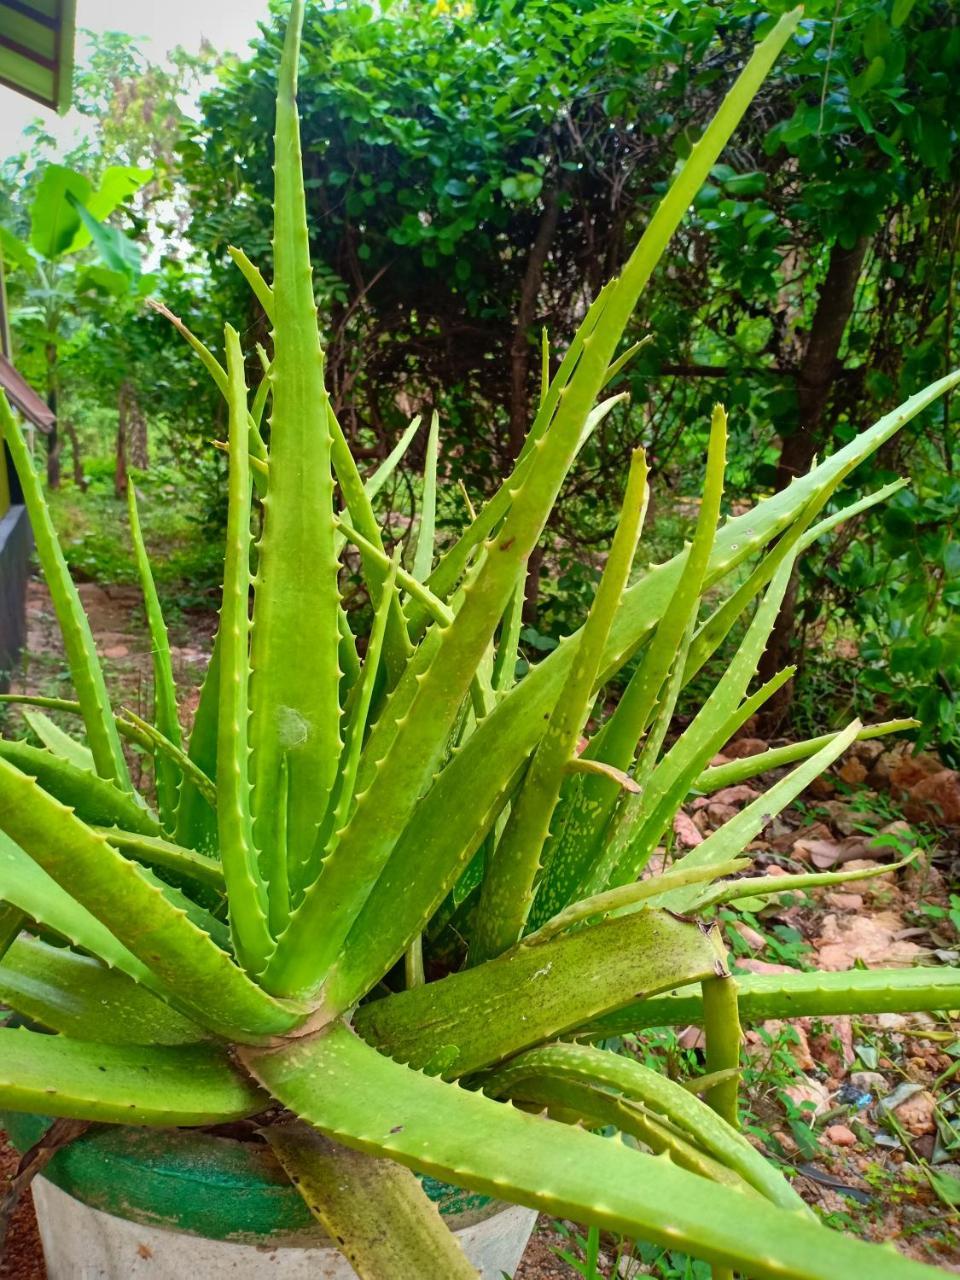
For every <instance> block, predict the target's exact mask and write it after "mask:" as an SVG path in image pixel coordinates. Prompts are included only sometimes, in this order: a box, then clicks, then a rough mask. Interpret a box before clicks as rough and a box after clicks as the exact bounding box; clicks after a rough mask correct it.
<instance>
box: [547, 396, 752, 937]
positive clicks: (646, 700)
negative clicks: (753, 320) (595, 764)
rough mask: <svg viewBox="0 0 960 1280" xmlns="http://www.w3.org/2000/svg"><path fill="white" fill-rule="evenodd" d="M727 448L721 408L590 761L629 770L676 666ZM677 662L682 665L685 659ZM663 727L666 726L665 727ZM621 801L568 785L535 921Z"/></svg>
mask: <svg viewBox="0 0 960 1280" xmlns="http://www.w3.org/2000/svg"><path fill="white" fill-rule="evenodd" d="M726 447H727V417H726V414H725V413H724V411H723V410H722V409H721V408H720V406H719V405H718V406H717V408H716V409H715V410H714V414H713V420H712V423H711V429H710V446H709V449H708V453H707V471H706V483H705V485H704V491H703V500H702V502H701V504H700V514H699V516H698V518H697V528H696V532H695V534H694V538H693V542H692V543H691V545H690V549H689V551H688V553H687V556H686V560H685V563H684V568H683V574H682V576H681V578H680V581H679V583H678V584H677V589H676V591H675V592H674V595H673V598H672V599H671V601H670V603H669V605H668V606H667V609H666V611H665V613H664V615H663V617H662V618H661V619H660V623H659V625H658V626H657V630H656V633H655V634H654V636H653V639H652V640H651V641H650V644H649V646H648V648H647V651H646V653H645V654H644V656H643V660H642V661H641V663H640V665H639V666H638V668H637V670H636V672H635V673H634V675H633V676H632V677H631V679H630V682H629V684H628V685H627V687H626V689H625V690H624V693H623V696H622V697H621V699H620V702H619V704H618V705H617V708H616V710H615V711H614V713H613V715H612V716H611V717H610V719H609V720H608V721H607V723H606V724H605V725H604V727H603V729H601V731H600V732H599V733H598V734H597V736H596V737H595V738H594V740H593V742H592V743H591V744H590V745H589V746H588V748H587V750H586V752H585V753H584V754H585V755H586V756H587V757H589V758H590V759H595V760H601V761H605V762H607V763H609V764H611V765H613V766H614V767H615V768H617V769H629V768H630V765H631V764H632V763H633V759H634V754H635V752H636V749H637V744H638V742H639V741H640V738H641V736H642V734H643V732H644V730H645V729H646V728H647V725H648V724H649V722H650V719H651V716H652V714H653V711H654V707H655V706H656V703H657V699H658V697H659V696H660V692H661V689H662V687H663V684H664V681H665V680H666V679H667V677H668V674H669V673H670V670H671V668H672V667H676V666H677V665H678V651H679V649H680V648H681V645H682V642H683V638H684V635H685V634H686V633H687V632H688V631H689V629H690V625H691V618H692V617H694V616H695V615H696V611H697V607H698V605H699V602H700V592H701V590H702V588H703V580H704V577H705V575H706V572H707V566H708V564H709V563H710V552H711V549H712V547H713V542H714V537H715V536H716V531H717V523H718V521H719V518H720V501H721V499H722V497H723V478H724V472H725V470H726ZM679 665H680V666H681V668H682V661H681V662H680V663H679ZM663 728H664V731H665V729H666V725H664V726H663ZM654 763H655V758H652V757H648V755H647V753H646V752H645V754H644V764H645V768H644V770H643V776H642V777H640V778H637V783H638V786H640V787H641V788H642V787H643V786H645V784H646V781H647V777H648V776H649V773H650V772H652V769H653V765H654ZM619 798H620V790H619V787H618V786H617V784H616V783H615V782H611V780H610V779H609V778H604V777H602V776H592V777H584V778H580V779H577V780H575V781H571V782H570V783H569V784H568V787H567V803H566V804H565V805H564V807H563V810H562V812H561V814H560V815H559V817H560V825H559V827H558V836H557V839H556V840H555V841H554V843H553V847H552V848H550V849H548V851H547V854H546V863H547V869H546V873H545V875H544V879H543V883H542V884H541V885H540V888H539V890H538V893H537V903H536V910H535V913H534V917H533V918H534V922H535V923H542V922H543V921H544V920H546V919H548V918H549V917H550V916H551V915H553V914H554V913H555V912H557V911H559V910H560V909H561V908H562V907H563V906H565V905H566V904H567V903H568V902H570V901H572V899H573V898H574V896H575V895H576V891H577V889H578V888H579V887H580V886H581V885H582V884H584V883H585V882H586V881H587V879H588V878H589V871H590V867H591V865H592V863H593V861H594V859H595V857H596V855H597V852H598V849H599V846H600V844H601V842H602V840H603V834H604V831H605V829H606V826H607V823H608V821H609V819H610V815H611V814H612V813H613V810H614V807H615V805H616V803H617V801H618V800H619Z"/></svg>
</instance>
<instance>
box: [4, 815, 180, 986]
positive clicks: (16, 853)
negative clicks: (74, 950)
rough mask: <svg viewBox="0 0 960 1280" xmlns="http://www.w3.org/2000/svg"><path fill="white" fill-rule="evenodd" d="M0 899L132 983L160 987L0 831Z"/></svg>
mask: <svg viewBox="0 0 960 1280" xmlns="http://www.w3.org/2000/svg"><path fill="white" fill-rule="evenodd" d="M0 899H2V900H3V901H4V902H6V903H9V904H10V905H11V906H14V907H16V908H17V910H18V911H21V912H23V913H24V914H25V915H27V916H29V918H30V919H31V920H34V921H36V923H37V924H40V925H44V926H45V927H46V928H48V929H52V930H53V931H54V932H55V933H58V934H60V935H61V937H64V938H66V939H68V941H70V942H72V943H74V945H76V946H78V947H83V949H84V950H85V951H90V952H92V954H93V955H95V956H98V957H99V958H100V959H101V960H103V961H105V962H106V963H107V964H108V965H110V967H111V968H114V969H119V970H120V971H121V972H122V973H125V974H127V975H128V976H129V977H130V978H132V979H133V980H134V981H135V982H142V983H144V984H145V985H146V986H151V987H154V988H157V987H159V985H160V984H159V982H158V981H157V979H156V977H155V976H154V974H153V973H151V971H150V969H149V967H148V966H147V965H146V964H144V963H143V962H142V961H141V960H140V959H138V957H137V956H135V955H133V954H132V952H131V951H129V950H128V948H127V947H125V946H124V945H123V943H122V942H120V941H119V940H118V939H117V938H116V937H115V936H114V935H113V934H112V933H111V932H110V930H109V929H108V928H107V927H106V925H104V924H102V923H101V922H100V920H98V919H97V917H96V916H95V915H94V914H93V913H92V912H91V911H88V910H87V908H86V907H84V906H81V904H80V903H79V902H77V901H76V900H75V899H74V898H72V897H71V896H70V894H69V893H68V892H67V891H66V890H65V889H63V888H62V887H61V886H60V885H59V884H58V883H57V882H56V880H54V879H53V877H52V876H50V875H48V874H47V872H46V871H44V869H43V867H41V866H39V865H38V864H37V863H36V862H34V860H33V859H32V858H31V857H30V856H29V854H26V853H24V851H23V850H22V849H21V848H19V846H18V845H16V844H14V842H13V841H12V840H11V839H10V838H9V836H7V835H5V834H4V833H3V832H0Z"/></svg>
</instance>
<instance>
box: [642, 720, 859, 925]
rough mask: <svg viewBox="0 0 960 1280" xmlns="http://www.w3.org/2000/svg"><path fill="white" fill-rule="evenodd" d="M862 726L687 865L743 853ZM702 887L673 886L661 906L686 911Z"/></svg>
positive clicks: (711, 839)
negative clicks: (678, 887)
mask: <svg viewBox="0 0 960 1280" xmlns="http://www.w3.org/2000/svg"><path fill="white" fill-rule="evenodd" d="M859 729H860V721H859V720H854V721H853V723H852V724H850V725H849V726H848V727H847V728H846V729H844V730H843V732H842V733H838V734H837V735H836V737H834V738H833V740H832V741H830V742H828V743H827V745H826V746H825V747H821V748H820V750H819V751H818V752H817V754H816V755H815V756H812V757H811V758H810V759H809V760H806V761H804V763H803V764H800V765H797V767H796V768H795V769H793V770H792V771H791V772H790V773H789V774H787V776H786V777H785V778H783V779H782V780H781V781H780V782H778V783H776V784H775V785H774V786H772V787H771V788H770V789H769V790H768V791H766V792H764V794H763V795H762V796H758V797H757V799H756V800H754V801H752V802H751V803H750V804H748V805H747V807H746V808H745V809H741V811H740V812H739V813H738V814H736V815H735V816H734V817H733V818H731V819H730V820H729V821H728V822H725V823H724V824H723V826H722V827H720V828H718V830H716V831H714V832H713V833H712V834H711V835H709V836H708V837H707V838H706V840H704V842H703V843H702V844H699V845H697V847H696V848H695V849H691V850H690V851H689V852H688V853H686V854H685V855H684V857H683V859H682V860H681V861H682V865H683V866H685V867H709V866H711V865H712V864H714V863H719V862H725V861H727V860H728V859H729V858H732V857H734V856H735V855H736V854H738V853H741V852H742V851H743V850H744V849H745V848H746V846H747V845H748V844H749V843H750V841H751V840H753V839H754V838H755V837H756V835H757V834H758V832H760V831H762V830H763V828H764V827H765V826H766V825H767V823H768V822H770V821H771V819H772V818H775V817H776V815H777V814H778V813H780V812H781V810H783V809H785V808H786V807H787V805H788V804H791V803H792V802H793V801H794V800H795V799H796V798H797V796H798V795H799V794H800V792H801V791H803V790H804V788H805V787H808V786H809V785H810V783H811V782H812V781H813V780H814V778H817V777H819V776H820V774H821V773H823V771H824V769H828V768H829V767H830V765H832V764H833V762H834V760H836V759H837V757H838V756H841V755H843V753H844V751H846V749H847V747H849V746H850V744H851V742H854V741H855V740H856V737H857V733H858V732H859ZM699 896H700V888H699V887H698V886H695V885H690V886H688V887H686V888H681V889H672V890H671V891H670V892H669V893H666V894H664V895H663V897H662V898H660V899H657V902H658V904H659V905H662V906H664V907H666V908H668V909H669V910H671V911H685V910H687V909H688V908H689V907H690V906H691V905H692V904H693V903H694V902H695V901H698V900H699Z"/></svg>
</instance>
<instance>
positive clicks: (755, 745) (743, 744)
mask: <svg viewBox="0 0 960 1280" xmlns="http://www.w3.org/2000/svg"><path fill="white" fill-rule="evenodd" d="M769 745H770V744H769V743H767V742H764V740H763V739H762V738H737V740H736V741H735V742H728V743H727V745H726V746H725V747H724V748H723V754H724V755H725V756H726V757H727V759H728V760H743V759H744V757H746V756H758V755H760V753H761V752H763V751H766V750H767V749H768V747H769Z"/></svg>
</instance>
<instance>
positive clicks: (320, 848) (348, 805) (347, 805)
mask: <svg viewBox="0 0 960 1280" xmlns="http://www.w3.org/2000/svg"><path fill="white" fill-rule="evenodd" d="M399 567H400V552H399V548H398V549H397V550H396V551H395V552H394V556H393V560H392V561H391V563H390V568H389V570H388V572H387V577H386V580H385V581H384V583H383V590H382V592H381V595H380V603H379V605H378V607H377V611H376V613H375V614H374V619H373V627H372V628H371V630H370V637H369V640H368V643H367V652H366V657H365V659H364V664H363V670H362V672H361V674H360V681H359V684H358V685H357V692H356V697H355V698H354V699H353V700H352V705H351V707H350V710H349V715H348V717H347V724H346V730H345V732H344V745H343V757H342V759H341V761H340V769H339V772H338V776H337V783H336V789H335V791H334V794H333V797H332V799H331V804H330V808H329V810H328V813H327V817H326V818H325V819H324V825H323V826H322V827H321V828H320V832H319V835H318V837H317V843H316V845H315V846H314V854H315V856H316V861H315V864H314V865H313V866H308V867H307V870H306V874H305V875H304V877H303V879H302V885H304V886H305V885H308V884H312V883H313V880H314V879H315V878H316V873H317V871H318V870H319V862H320V857H321V855H322V854H323V853H324V851H326V850H328V849H329V844H330V841H331V840H333V839H335V838H336V836H337V834H338V833H339V832H340V831H342V830H343V829H344V827H345V826H346V824H347V820H348V818H349V816H350V812H351V810H352V808H353V805H354V802H355V799H356V783H357V771H358V769H359V767H360V753H361V751H362V749H363V739H364V735H365V734H366V732H367V729H368V728H369V720H370V709H371V706H372V705H373V694H374V689H375V687H376V683H377V676H378V674H379V672H380V660H381V655H382V654H383V652H384V645H385V641H386V635H387V627H388V624H389V617H390V614H391V613H392V612H393V610H394V607H395V605H396V604H397V603H398V601H399V596H398V594H397V589H396V583H397V571H398V569H399Z"/></svg>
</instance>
